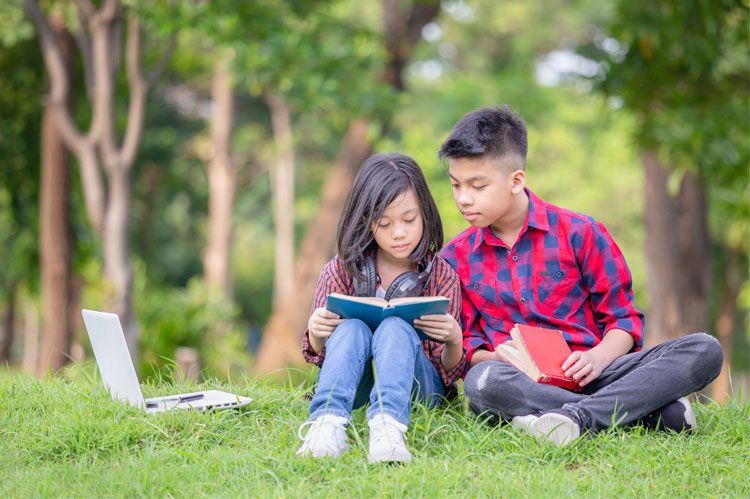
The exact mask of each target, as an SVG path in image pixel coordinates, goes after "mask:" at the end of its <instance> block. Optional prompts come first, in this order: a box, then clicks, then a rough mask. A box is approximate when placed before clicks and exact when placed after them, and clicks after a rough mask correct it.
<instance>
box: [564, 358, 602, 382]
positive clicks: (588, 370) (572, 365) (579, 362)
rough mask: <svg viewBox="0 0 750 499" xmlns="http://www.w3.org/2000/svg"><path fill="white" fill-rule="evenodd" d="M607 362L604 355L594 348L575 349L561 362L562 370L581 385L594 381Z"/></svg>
mask: <svg viewBox="0 0 750 499" xmlns="http://www.w3.org/2000/svg"><path fill="white" fill-rule="evenodd" d="M609 364H610V363H609V362H608V360H607V359H606V357H605V356H603V355H599V354H598V352H597V351H596V350H594V349H592V350H586V351H576V352H573V353H571V354H570V355H569V356H568V358H567V359H566V360H565V362H563V365H562V370H563V371H564V372H565V375H566V376H568V377H570V378H573V379H574V380H576V381H577V382H578V386H581V387H583V386H586V385H588V384H589V383H591V382H592V381H594V380H595V379H596V378H597V377H598V376H599V375H600V374H601V373H602V371H603V370H604V369H605V368H606V367H607V366H608V365H609Z"/></svg>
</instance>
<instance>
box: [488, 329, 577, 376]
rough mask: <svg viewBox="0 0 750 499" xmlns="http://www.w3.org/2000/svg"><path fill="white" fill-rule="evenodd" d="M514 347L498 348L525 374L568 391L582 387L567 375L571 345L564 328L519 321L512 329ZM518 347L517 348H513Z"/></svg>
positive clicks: (497, 350)
mask: <svg viewBox="0 0 750 499" xmlns="http://www.w3.org/2000/svg"><path fill="white" fill-rule="evenodd" d="M510 336H511V338H512V339H513V346H510V345H508V344H501V345H498V346H497V347H495V351H496V352H498V353H499V354H500V355H501V356H502V357H503V359H504V360H505V361H506V362H508V363H510V364H512V365H514V366H515V367H517V368H518V369H519V370H520V371H523V372H524V373H526V374H527V375H528V376H529V378H531V379H533V380H534V381H536V382H537V383H544V384H547V385H555V386H559V387H562V388H567V389H568V390H580V389H581V387H580V386H579V385H578V383H577V382H576V381H575V380H574V379H573V378H569V377H567V376H565V373H564V372H563V370H562V365H563V362H565V359H567V358H568V356H569V355H570V353H571V351H570V347H569V346H568V343H567V342H566V341H565V338H563V335H562V331H559V330H556V329H544V328H541V327H535V326H529V325H526V324H516V325H515V326H514V327H513V329H512V330H511V331H510ZM514 347H515V348H514Z"/></svg>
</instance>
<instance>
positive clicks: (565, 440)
mask: <svg viewBox="0 0 750 499" xmlns="http://www.w3.org/2000/svg"><path fill="white" fill-rule="evenodd" d="M534 417H536V416H534ZM527 431H528V432H529V433H531V434H532V435H534V436H535V437H539V438H545V439H547V440H549V441H550V442H552V443H554V444H555V445H557V446H558V447H563V446H564V445H568V444H570V443H572V442H574V441H576V440H578V437H580V436H581V428H580V427H579V426H578V424H577V423H576V422H575V421H573V419H571V418H569V417H568V416H566V415H564V414H559V413H556V412H547V413H545V414H542V415H540V416H539V417H536V419H534V420H533V421H530V423H529V425H528V428H527Z"/></svg>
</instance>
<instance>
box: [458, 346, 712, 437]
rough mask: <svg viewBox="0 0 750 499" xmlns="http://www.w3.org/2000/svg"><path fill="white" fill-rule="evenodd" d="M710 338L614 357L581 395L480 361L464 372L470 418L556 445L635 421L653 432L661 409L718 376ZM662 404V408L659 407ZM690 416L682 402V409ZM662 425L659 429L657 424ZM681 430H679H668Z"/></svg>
mask: <svg viewBox="0 0 750 499" xmlns="http://www.w3.org/2000/svg"><path fill="white" fill-rule="evenodd" d="M722 361H723V353H722V350H721V347H720V345H719V343H718V341H716V339H715V338H713V337H712V336H709V335H707V334H704V333H696V334H691V335H688V336H684V337H681V338H677V339H674V340H670V341H667V342H664V343H662V344H660V345H657V346H655V347H652V348H649V349H646V350H642V351H640V352H633V353H629V354H626V355H623V356H622V357H619V358H618V359H615V360H614V361H613V362H612V363H611V364H610V365H609V366H608V367H607V368H606V369H604V371H602V373H601V374H600V375H599V377H598V378H597V379H595V380H593V381H592V382H591V383H589V384H588V385H586V386H585V387H584V388H583V390H582V391H581V392H573V391H569V390H565V389H562V388H559V387H556V386H551V385H545V384H541V383H535V382H534V381H532V380H531V379H530V378H529V377H528V376H526V375H525V374H524V373H522V372H521V371H519V370H518V369H516V368H515V367H513V366H511V365H510V364H507V363H505V362H500V361H486V362H481V363H479V364H477V365H475V366H474V367H473V368H471V369H470V370H469V373H468V374H467V375H466V379H465V381H464V391H465V393H466V395H467V397H468V398H469V405H470V407H471V408H472V410H473V411H474V412H475V413H477V414H481V413H489V414H492V415H497V416H499V417H500V418H502V419H504V420H507V421H511V420H513V422H514V426H519V427H522V428H525V429H527V430H529V431H530V432H531V433H532V434H535V435H537V436H542V437H547V438H549V439H550V440H552V441H554V442H555V443H557V444H558V445H564V444H566V443H570V442H571V441H573V440H575V439H576V438H578V436H579V435H580V434H581V433H584V432H587V431H588V432H589V433H592V434H593V433H596V432H597V431H599V430H601V429H603V428H608V427H609V426H612V424H613V422H614V424H616V425H624V424H628V423H632V422H635V421H637V420H641V421H643V422H644V424H646V425H647V426H652V427H656V424H655V423H657V420H658V418H659V416H658V415H656V413H655V412H654V411H656V412H657V413H658V412H659V411H660V410H661V409H669V410H670V411H672V410H674V409H675V406H674V405H672V404H674V403H675V402H676V403H678V404H680V407H682V404H684V403H685V402H686V401H685V402H682V401H680V402H677V399H680V398H681V397H684V396H686V395H688V394H690V393H693V392H695V391H697V390H700V389H702V388H703V387H705V386H706V385H708V384H709V383H710V382H711V381H713V380H714V379H715V378H716V377H717V376H718V375H719V372H720V370H721V365H722ZM672 401H675V402H672ZM665 402H669V404H667V405H666V406H665ZM685 410H686V416H688V417H689V414H688V413H687V411H689V412H690V414H692V408H690V406H689V403H687V405H686V406H685ZM662 426H664V425H663V424H662ZM674 429H677V430H678V429H680V428H674Z"/></svg>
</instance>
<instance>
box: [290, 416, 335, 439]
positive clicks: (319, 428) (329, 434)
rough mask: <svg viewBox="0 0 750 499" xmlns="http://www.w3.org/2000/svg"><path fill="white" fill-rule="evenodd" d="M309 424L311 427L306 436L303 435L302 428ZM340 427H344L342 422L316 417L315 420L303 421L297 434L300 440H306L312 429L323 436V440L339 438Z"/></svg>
mask: <svg viewBox="0 0 750 499" xmlns="http://www.w3.org/2000/svg"><path fill="white" fill-rule="evenodd" d="M307 426H309V427H310V429H308V430H307V433H306V434H305V436H304V437H303V436H302V429H303V428H305V427H307ZM339 428H342V427H341V425H340V424H338V423H335V422H333V421H328V420H325V419H323V418H319V419H316V420H314V421H306V422H304V423H302V424H301V425H300V427H299V429H298V430H297V436H298V437H299V439H300V440H306V439H307V436H308V435H309V434H310V432H311V431H315V434H316V435H317V436H318V437H319V438H322V439H323V440H339V438H337V437H338V435H337V434H338V433H339Z"/></svg>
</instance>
